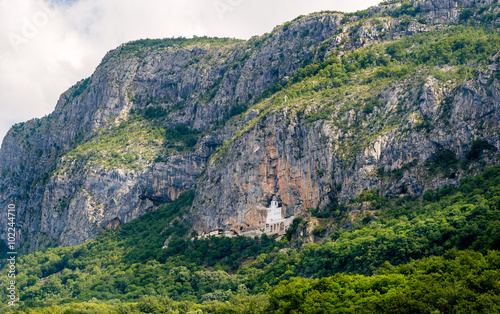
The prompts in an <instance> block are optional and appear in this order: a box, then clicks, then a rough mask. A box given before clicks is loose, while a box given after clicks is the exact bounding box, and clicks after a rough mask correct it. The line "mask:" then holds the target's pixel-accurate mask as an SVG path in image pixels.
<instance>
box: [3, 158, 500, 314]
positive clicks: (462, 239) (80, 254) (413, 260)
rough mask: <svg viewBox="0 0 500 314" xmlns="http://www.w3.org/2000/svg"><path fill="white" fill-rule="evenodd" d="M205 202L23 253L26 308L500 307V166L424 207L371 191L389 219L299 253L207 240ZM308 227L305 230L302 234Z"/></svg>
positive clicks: (339, 232)
mask: <svg viewBox="0 0 500 314" xmlns="http://www.w3.org/2000/svg"><path fill="white" fill-rule="evenodd" d="M193 198H194V191H189V192H185V193H183V194H181V196H180V197H179V198H178V199H177V200H176V201H175V202H173V203H170V204H168V205H164V206H161V207H160V208H159V209H157V210H155V211H153V212H150V213H148V214H146V215H144V216H142V217H140V218H138V219H136V220H134V221H132V222H130V223H127V224H124V225H122V226H120V227H118V228H117V229H116V230H113V229H106V230H103V231H101V232H100V233H99V235H98V237H97V239H96V240H91V241H89V242H87V243H85V244H82V245H78V246H75V247H64V248H60V247H59V248H49V249H46V250H44V251H39V252H35V253H32V254H28V255H24V256H21V257H20V258H19V261H18V269H20V270H21V271H20V272H19V273H18V275H17V278H16V281H17V284H18V287H19V295H20V301H19V306H20V307H19V308H20V309H25V310H26V309H28V308H30V309H39V310H38V311H39V312H40V313H42V312H43V313H47V312H44V311H49V310H48V309H49V308H50V309H51V311H53V313H73V312H71V311H72V310H74V311H76V309H81V311H82V312H83V311H84V310H83V309H89V310H88V311H90V313H91V311H92V310H90V309H92V308H94V309H99V311H103V312H105V311H106V310H107V311H109V312H110V313H120V311H122V312H123V311H125V312H127V311H129V312H133V311H136V312H137V313H157V312H154V311H153V312H151V311H152V310H151V309H150V308H148V307H149V306H152V307H155V308H165V309H170V310H178V311H179V312H180V313H187V312H189V311H190V310H191V311H194V310H198V309H201V310H202V311H203V313H259V312H260V311H264V310H265V309H267V310H266V311H268V310H272V311H273V312H277V313H288V310H287V309H289V308H292V307H296V308H300V309H301V310H302V313H317V311H319V310H318V309H322V311H326V312H329V311H333V312H331V313H334V312H335V311H337V310H338V311H339V313H341V312H342V313H351V312H357V311H359V310H360V309H361V308H364V309H365V310H364V311H365V312H366V313H369V312H370V311H374V312H373V313H379V312H380V313H391V312H394V313H395V312H396V309H397V308H400V307H401V306H403V307H404V308H408V309H409V310H408V311H409V312H411V311H412V309H415V308H418V307H420V308H423V309H425V310H424V313H432V312H433V311H435V310H440V309H444V310H443V311H444V312H450V313H451V312H453V311H457V309H473V310H477V309H479V310H481V311H482V310H483V309H485V310H484V311H486V312H487V310H490V309H497V308H498V306H500V303H499V300H498V295H499V294H498V291H497V290H498V289H499V287H498V285H497V284H495V282H496V281H497V280H498V278H500V277H499V276H500V271H499V268H498V266H499V265H500V264H499V257H500V255H499V253H498V250H500V232H499V230H500V167H494V168H489V169H487V170H486V171H484V172H483V173H482V174H480V175H478V176H476V177H474V178H471V179H464V180H462V182H461V184H460V186H459V187H456V188H455V187H451V186H447V187H444V188H442V189H439V190H437V191H428V192H427V193H426V194H425V195H424V196H423V197H422V198H414V197H404V198H387V197H382V196H378V195H377V194H376V193H371V194H366V193H365V196H360V198H359V199H357V200H353V202H354V203H356V202H361V201H363V202H366V201H369V202H370V204H371V205H370V206H371V212H373V213H375V214H374V216H377V218H375V217H372V218H371V219H361V218H363V217H364V216H362V215H360V217H359V219H355V220H354V224H353V225H352V227H351V228H350V229H344V228H341V227H340V226H341V225H342V221H341V220H338V221H337V222H339V223H338V224H333V225H332V226H334V228H333V229H332V230H331V232H330V233H329V235H328V236H327V237H326V239H324V240H323V241H320V242H316V243H304V244H302V245H300V246H299V247H295V248H292V247H290V242H289V240H291V239H293V238H295V243H301V240H300V238H297V236H298V235H297V234H291V235H290V237H285V238H283V239H282V240H280V241H276V240H275V239H273V238H268V237H267V236H262V237H261V238H255V239H252V238H245V237H233V238H225V237H209V238H200V239H198V237H197V235H196V234H195V233H190V231H189V230H190V226H189V224H188V223H187V220H186V219H185V217H186V216H185V215H186V214H187V213H188V210H189V208H190V205H191V202H192V200H193ZM370 215H371V214H370ZM304 223H306V220H304V221H302V222H300V221H297V222H294V224H295V225H296V226H295V230H297V228H300V225H301V224H304ZM292 233H293V231H292ZM167 239H168V244H167V246H168V247H166V248H163V247H164V245H165V240H167ZM5 275H6V272H5V271H4V272H3V273H2V277H1V280H2V281H3V282H6V280H7V278H6V277H5ZM301 278H318V279H301ZM495 278H497V279H495ZM284 280H285V281H284ZM4 288H5V287H4ZM443 289H444V290H443ZM325 291H326V292H325ZM335 291H342V293H339V292H335ZM443 291H444V292H443ZM327 292H328V293H327ZM2 294H3V297H4V298H5V294H6V290H5V289H2ZM478 299H481V300H484V302H480V303H479V302H475V301H472V300H478ZM66 303H70V304H69V305H66ZM368 303H371V304H372V305H370V306H368V307H367V305H366V304H368ZM238 304H243V305H242V306H239V305H238ZM422 306H423V307H422ZM245 307H246V310H242V309H244V308H245ZM250 308H253V309H254V312H252V310H250ZM315 309H316V310H315ZM331 309H333V310H331ZM68 311H69V312H68ZM96 311H97V310H96ZM155 311H156V310H155ZM315 311H316V312H315ZM320 312H321V311H320ZM74 313H78V312H74ZM160 313H161V312H160Z"/></svg>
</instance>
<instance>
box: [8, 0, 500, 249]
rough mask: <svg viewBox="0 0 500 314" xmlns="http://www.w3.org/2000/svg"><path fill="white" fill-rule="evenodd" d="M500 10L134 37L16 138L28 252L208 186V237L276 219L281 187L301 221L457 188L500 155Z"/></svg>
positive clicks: (437, 6) (451, 5)
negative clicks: (369, 195) (270, 215)
mask: <svg viewBox="0 0 500 314" xmlns="http://www.w3.org/2000/svg"><path fill="white" fill-rule="evenodd" d="M497 7H498V6H497V4H496V3H493V2H492V1H477V2H476V1H463V2H455V1H415V2H412V3H409V2H404V3H399V2H388V3H382V4H381V5H379V6H377V7H373V8H370V9H368V10H365V11H360V12H356V13H351V14H344V13H337V12H321V13H317V14H312V15H309V16H301V17H298V18H297V19H295V20H293V21H291V22H287V23H285V24H283V25H280V26H277V27H276V28H275V29H274V30H272V32H270V33H268V34H265V35H262V36H257V37H253V38H251V39H250V40H248V41H240V40H234V39H216V38H205V37H203V38H193V39H183V38H178V39H163V40H149V39H146V40H139V41H135V42H130V43H127V44H124V45H122V46H120V47H118V48H117V49H115V50H113V51H111V52H109V53H108V54H107V55H106V56H105V57H104V59H103V60H102V62H101V64H100V65H99V66H98V67H97V69H96V71H95V73H94V74H93V75H92V76H91V77H89V78H87V79H85V80H82V81H80V82H78V83H77V84H76V85H75V86H73V87H72V88H71V89H69V90H68V91H67V92H65V93H64V94H63V95H61V97H60V99H59V101H58V103H57V106H56V108H55V110H54V112H53V113H51V114H50V115H49V116H47V117H45V118H42V119H33V120H30V121H28V122H25V123H21V124H17V125H15V126H13V127H12V129H11V130H10V131H9V132H8V134H7V136H6V137H5V139H4V141H3V144H2V147H1V150H0V168H1V169H0V173H1V178H0V199H1V200H2V202H3V203H5V204H6V203H7V202H8V201H10V200H12V199H15V200H16V206H17V208H18V213H17V215H18V216H17V219H18V222H19V229H20V230H21V232H20V235H19V241H20V244H21V246H22V247H21V248H22V251H24V252H29V251H34V250H37V249H39V248H43V247H48V246H56V245H63V246H68V245H76V244H81V243H83V242H85V241H86V240H88V239H92V238H95V236H96V235H97V233H98V231H99V230H102V229H104V228H106V227H113V228H116V226H118V225H121V224H123V223H126V222H129V221H132V220H133V219H135V218H137V217H139V216H141V215H143V214H145V213H147V212H149V211H152V210H154V209H155V208H157V207H158V206H159V205H161V204H165V203H169V202H172V201H173V200H175V199H176V198H177V197H178V196H179V195H180V193H182V192H184V191H187V190H191V189H196V196H195V198H194V202H193V205H192V208H191V210H190V213H189V220H190V222H191V223H192V224H193V226H194V229H195V230H196V231H197V232H198V233H199V234H203V233H208V232H210V231H212V230H217V229H223V230H228V231H229V230H231V231H232V232H234V233H242V232H246V231H252V230H256V229H259V228H262V227H263V226H264V225H265V216H266V210H265V209H266V207H267V206H268V204H269V201H270V200H271V198H272V197H273V196H277V197H278V198H279V201H280V204H282V206H283V210H284V212H285V213H284V215H286V216H295V217H302V216H304V215H307V214H308V213H310V212H312V211H318V212H321V213H324V214H325V215H326V214H328V213H329V212H332V211H335V210H336V208H337V207H338V206H339V204H340V203H348V202H349V201H350V200H351V199H353V198H354V197H356V196H357V195H359V194H360V193H363V191H365V193H366V192H367V191H373V190H377V192H378V193H379V194H380V195H387V196H398V195H407V194H411V195H422V194H423V193H425V192H426V191H427V190H429V189H436V188H439V187H443V186H445V185H448V184H453V185H457V184H458V182H459V180H460V179H462V178H465V177H468V176H471V175H474V174H477V173H479V172H480V171H481V169H484V167H485V166H487V165H493V164H497V163H498V160H499V158H498V156H499V155H498V149H499V148H500V139H499V126H500V123H499V110H498V108H499V96H498V95H499V83H498V54H497V53H498V51H499V48H500V41H499V36H498V33H497V32H496V25H497V24H496V23H497V17H496V16H497ZM2 219H3V220H2V221H3V222H5V223H6V221H5V219H6V218H5V217H2Z"/></svg>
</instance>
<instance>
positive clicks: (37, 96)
mask: <svg viewBox="0 0 500 314" xmlns="http://www.w3.org/2000/svg"><path fill="white" fill-rule="evenodd" d="M379 2H380V0H351V1H341V0H175V1H174V0H0V139H3V137H4V136H5V134H6V133H7V131H8V130H9V128H10V127H11V126H12V125H13V124H15V123H19V122H22V121H27V120H30V119H32V118H41V117H43V116H45V115H47V114H49V113H50V112H52V111H53V110H54V107H55V105H56V103H57V100H58V98H59V95H61V94H62V93H63V92H64V91H65V90H67V89H68V88H69V87H71V86H72V85H74V84H75V83H76V82H78V81H79V80H81V79H84V78H86V77H89V76H90V75H91V74H92V73H93V71H94V69H95V68H96V67H97V65H98V64H99V63H100V61H101V59H102V58H103V57H104V55H105V54H106V52H107V51H109V50H111V49H114V48H116V47H117V46H119V45H120V44H122V43H124V42H127V41H131V40H136V39H141V38H165V37H179V36H183V37H188V38H189V37H192V36H193V35H196V36H217V37H234V38H240V39H248V38H250V37H252V36H254V35H262V34H264V33H266V32H270V31H271V30H272V29H273V28H274V27H275V26H276V25H280V24H283V23H284V22H286V21H289V20H292V19H294V18H296V17H297V16H299V15H301V14H304V15H305V14H309V13H312V12H318V11H323V10H331V11H342V12H354V11H357V10H363V9H366V8H368V7H370V6H373V5H376V4H377V3H379Z"/></svg>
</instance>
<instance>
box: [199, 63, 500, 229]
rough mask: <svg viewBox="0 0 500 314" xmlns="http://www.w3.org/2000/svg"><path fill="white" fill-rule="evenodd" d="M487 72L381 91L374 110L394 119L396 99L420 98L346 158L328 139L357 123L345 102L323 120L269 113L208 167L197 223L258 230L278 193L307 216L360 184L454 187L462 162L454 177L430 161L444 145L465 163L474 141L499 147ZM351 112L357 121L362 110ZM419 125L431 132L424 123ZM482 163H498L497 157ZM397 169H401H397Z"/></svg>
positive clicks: (499, 115) (495, 85) (389, 190)
mask: <svg viewBox="0 0 500 314" xmlns="http://www.w3.org/2000/svg"><path fill="white" fill-rule="evenodd" d="M490 69H494V70H490V71H487V72H484V73H482V75H481V76H480V79H479V80H474V81H470V80H466V81H463V82H462V83H460V84H459V85H458V86H456V87H455V88H453V89H451V88H446V87H444V86H443V83H442V82H439V81H438V80H437V79H435V78H434V77H432V76H428V77H427V78H426V82H425V84H423V85H422V86H421V87H415V86H413V85H412V83H409V84H407V85H403V86H401V85H395V86H391V87H389V88H386V89H384V90H382V91H381V93H380V97H381V103H382V104H383V105H382V106H381V107H379V108H378V111H379V112H382V113H384V115H385V118H383V119H389V120H390V119H392V118H393V116H392V115H394V113H393V112H394V101H398V100H397V99H396V100H394V99H393V97H394V95H397V94H398V93H399V94H401V93H402V91H405V90H406V91H409V90H412V89H413V90H412V91H411V93H412V94H414V95H419V96H418V97H417V98H416V99H412V98H410V97H408V98H406V100H405V101H403V102H401V98H405V97H401V98H400V99H399V102H398V105H399V106H400V107H402V108H403V110H404V113H397V115H398V116H399V117H400V119H403V120H406V122H404V123H402V124H401V125H399V126H398V127H395V128H392V129H391V130H388V131H385V132H378V131H377V130H374V131H373V133H374V135H372V136H369V137H367V138H365V139H362V140H361V143H362V144H363V145H364V148H363V149H362V150H360V151H359V152H357V153H355V154H353V155H351V157H349V159H346V158H345V156H346V154H345V151H344V152H342V151H341V150H339V149H336V148H335V146H338V145H337V144H333V142H332V139H334V140H335V139H340V138H347V137H349V134H348V132H346V131H344V130H342V129H339V128H338V127H336V125H349V123H350V120H352V119H353V118H352V116H351V114H345V115H344V116H342V114H341V112H342V111H343V109H344V108H345V107H344V104H343V103H339V104H336V106H335V110H334V112H333V113H332V114H331V115H330V118H327V119H326V120H323V121H321V122H319V121H317V122H313V123H307V121H304V120H305V119H303V118H300V117H298V116H297V115H296V114H294V113H293V112H291V111H289V110H288V111H287V109H286V108H285V109H277V110H276V111H274V112H272V113H270V114H268V115H266V116H264V117H263V118H262V119H261V120H260V121H259V122H258V123H256V124H255V125H254V126H253V127H252V128H250V129H249V130H248V131H247V132H245V133H244V134H243V135H241V136H239V137H237V138H236V139H234V140H233V141H232V142H231V144H230V145H229V146H228V147H227V150H226V151H225V152H224V153H223V154H220V155H217V156H216V158H215V159H213V160H212V161H211V163H210V164H209V165H208V167H207V170H206V173H205V175H204V176H203V177H202V178H201V179H200V180H199V182H198V189H197V193H196V198H195V201H194V204H193V213H194V218H193V221H194V223H195V228H196V229H197V230H198V231H199V232H201V233H206V232H209V231H210V230H213V229H219V228H221V229H226V228H227V229H236V230H241V231H243V232H244V231H248V230H251V229H254V228H262V227H263V224H264V222H265V219H266V216H265V214H266V212H265V211H263V210H262V209H263V208H265V207H266V206H267V204H268V202H269V200H270V199H271V197H272V196H273V195H278V196H279V197H280V198H281V200H282V203H283V208H284V210H286V213H287V214H289V215H295V216H303V215H306V214H307V211H308V209H310V208H320V209H321V208H325V207H327V206H329V204H330V203H331V202H336V201H343V202H348V201H349V200H350V199H351V198H354V197H355V196H357V195H358V194H359V193H361V192H362V191H364V190H373V189H379V190H380V193H381V194H383V195H394V196H397V195H400V194H408V193H410V194H416V195H420V194H421V193H423V192H424V191H425V190H427V189H435V188H438V187H442V186H444V185H446V184H455V185H456V184H458V182H459V180H460V179H461V178H463V177H465V176H467V175H470V173H468V172H467V171H466V170H464V169H460V168H459V167H458V168H456V169H454V171H455V172H456V173H455V172H454V173H452V174H450V175H448V176H443V175H441V174H436V173H430V172H429V170H428V167H427V163H429V162H432V160H433V158H434V156H436V154H438V153H440V152H442V151H443V150H445V149H450V150H451V151H452V152H453V153H455V155H456V156H458V158H459V159H463V158H465V156H466V154H467V152H468V151H469V149H470V148H471V143H472V141H473V140H475V139H478V138H481V139H484V140H486V141H487V142H489V143H491V144H492V145H494V146H495V147H496V149H497V152H498V150H500V140H499V139H500V137H499V135H500V98H498V95H499V92H500V82H499V81H498V80H497V79H496V73H498V72H497V71H498V69H500V67H499V64H498V63H497V64H495V65H491V66H490ZM481 78H482V79H481ZM484 82H487V83H486V84H484ZM405 95H408V94H405ZM311 107H313V105H311ZM309 109H310V110H314V109H312V108H309ZM352 114H354V115H357V118H356V119H360V118H361V117H360V115H361V114H362V113H360V112H357V113H352ZM391 116H392V117H391ZM444 116H446V118H444ZM362 119H366V122H365V123H364V124H365V125H367V126H369V125H376V124H377V123H378V124H383V120H378V119H380V116H379V115H365V116H364V117H363V118H362ZM287 121H288V122H287ZM422 121H425V123H426V124H427V126H426V128H423V127H421V124H422ZM484 126H487V127H484ZM361 143H360V142H353V143H352V144H355V145H358V144H361ZM346 149H347V150H348V149H349V148H346ZM350 153H352V151H351V152H350ZM483 162H488V163H498V154H492V155H491V154H490V157H488V158H486V159H485V160H483ZM396 170H399V171H400V174H399V175H396V176H395V175H392V174H393V173H394V171H396ZM381 173H382V174H385V175H381Z"/></svg>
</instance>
